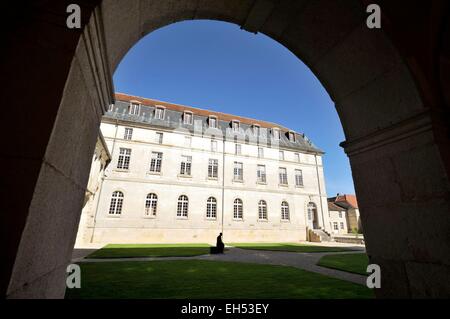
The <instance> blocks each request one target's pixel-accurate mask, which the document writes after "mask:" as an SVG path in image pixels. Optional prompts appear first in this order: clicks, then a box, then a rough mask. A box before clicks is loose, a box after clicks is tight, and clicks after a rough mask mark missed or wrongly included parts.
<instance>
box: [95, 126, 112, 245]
mask: <svg viewBox="0 0 450 319" xmlns="http://www.w3.org/2000/svg"><path fill="white" fill-rule="evenodd" d="M118 129H119V121H118V120H117V119H116V131H115V133H114V139H113V145H112V148H111V162H112V159H113V157H114V147H115V146H116V138H117V131H118ZM105 176H106V166H105V169H104V170H103V173H102V177H101V183H100V191H99V192H98V198H97V204H96V205H95V213H94V224H93V226H92V234H91V240H90V243H92V241H93V240H94V232H95V224H96V222H97V212H98V206H99V205H100V198H101V195H102V190H103V182H104V180H105Z"/></svg>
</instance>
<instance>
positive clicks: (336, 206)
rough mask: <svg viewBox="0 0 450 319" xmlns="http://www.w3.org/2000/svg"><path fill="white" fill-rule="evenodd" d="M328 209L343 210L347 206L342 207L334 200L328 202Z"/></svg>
mask: <svg viewBox="0 0 450 319" xmlns="http://www.w3.org/2000/svg"><path fill="white" fill-rule="evenodd" d="M328 210H331V211H342V210H345V208H343V207H340V206H338V205H336V204H335V203H333V202H328Z"/></svg>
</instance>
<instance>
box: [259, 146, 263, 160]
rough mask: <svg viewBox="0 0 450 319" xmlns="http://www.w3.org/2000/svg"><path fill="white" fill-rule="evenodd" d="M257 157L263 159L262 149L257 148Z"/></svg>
mask: <svg viewBox="0 0 450 319" xmlns="http://www.w3.org/2000/svg"><path fill="white" fill-rule="evenodd" d="M258 157H259V158H264V149H263V148H262V147H258Z"/></svg>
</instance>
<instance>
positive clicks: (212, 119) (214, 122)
mask: <svg viewBox="0 0 450 319" xmlns="http://www.w3.org/2000/svg"><path fill="white" fill-rule="evenodd" d="M208 124H209V127H210V128H217V117H215V116H210V117H209V118H208Z"/></svg>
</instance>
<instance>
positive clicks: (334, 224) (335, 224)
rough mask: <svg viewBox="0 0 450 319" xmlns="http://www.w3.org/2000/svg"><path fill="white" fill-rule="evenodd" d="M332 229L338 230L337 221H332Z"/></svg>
mask: <svg viewBox="0 0 450 319" xmlns="http://www.w3.org/2000/svg"><path fill="white" fill-rule="evenodd" d="M333 229H334V230H339V228H338V223H337V222H334V223H333Z"/></svg>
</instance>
